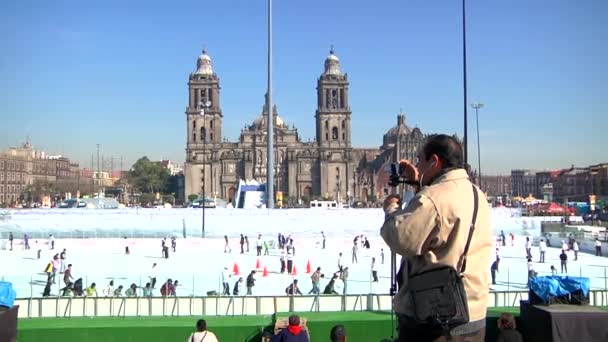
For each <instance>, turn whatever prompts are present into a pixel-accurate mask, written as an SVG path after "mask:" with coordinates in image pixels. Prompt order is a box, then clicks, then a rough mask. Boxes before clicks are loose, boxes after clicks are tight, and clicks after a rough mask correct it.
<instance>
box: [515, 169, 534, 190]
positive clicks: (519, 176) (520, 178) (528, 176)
mask: <svg viewBox="0 0 608 342" xmlns="http://www.w3.org/2000/svg"><path fill="white" fill-rule="evenodd" d="M511 189H512V191H513V196H519V197H527V196H528V195H532V196H536V195H537V190H538V186H537V184H536V174H535V173H534V171H530V170H526V169H522V170H511Z"/></svg>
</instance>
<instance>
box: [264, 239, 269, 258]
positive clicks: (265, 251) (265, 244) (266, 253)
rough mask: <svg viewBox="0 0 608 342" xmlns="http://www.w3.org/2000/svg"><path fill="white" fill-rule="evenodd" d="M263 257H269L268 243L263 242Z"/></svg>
mask: <svg viewBox="0 0 608 342" xmlns="http://www.w3.org/2000/svg"><path fill="white" fill-rule="evenodd" d="M264 255H270V252H268V242H267V241H264Z"/></svg>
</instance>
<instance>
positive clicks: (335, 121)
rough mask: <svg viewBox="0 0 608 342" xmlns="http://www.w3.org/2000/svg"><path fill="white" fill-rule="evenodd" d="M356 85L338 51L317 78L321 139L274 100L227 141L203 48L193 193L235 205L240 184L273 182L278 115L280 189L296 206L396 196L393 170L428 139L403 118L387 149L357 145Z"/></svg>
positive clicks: (189, 112)
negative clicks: (270, 142)
mask: <svg viewBox="0 0 608 342" xmlns="http://www.w3.org/2000/svg"><path fill="white" fill-rule="evenodd" d="M349 87H350V82H349V80H348V75H347V74H346V73H343V72H342V71H341V68H340V60H339V59H338V57H337V56H336V54H335V53H334V51H333V49H331V50H330V52H329V56H328V57H327V58H326V59H325V64H324V71H323V73H322V74H321V75H320V77H319V78H318V79H317V108H316V111H315V116H314V118H315V122H314V123H315V130H316V137H315V139H314V141H306V142H305V141H302V140H301V137H300V136H299V134H298V129H297V128H296V127H294V126H292V127H289V125H288V124H287V123H286V122H285V121H284V120H283V119H282V118H281V117H280V115H279V111H278V109H277V106H276V105H275V106H273V108H268V99H266V100H265V103H264V105H263V106H262V110H261V112H260V114H259V116H258V117H257V118H256V119H255V120H253V122H252V123H251V124H250V125H246V126H245V127H244V128H243V129H242V130H241V133H240V136H239V139H238V141H232V142H231V141H227V140H226V139H224V137H223V136H222V122H223V120H224V113H223V112H222V107H221V95H220V89H221V88H220V79H219V77H218V75H217V74H216V73H214V72H213V68H212V62H211V58H210V57H209V55H208V54H207V52H206V51H205V50H203V53H202V54H201V55H200V56H199V57H198V61H197V69H196V71H195V72H193V73H191V74H190V76H189V81H188V91H189V102H188V106H187V107H186V125H187V139H186V140H187V142H186V163H185V165H184V175H185V196H189V195H191V194H197V195H199V196H201V195H202V194H203V192H204V193H205V195H206V196H210V197H211V196H214V197H219V198H224V199H227V200H232V199H234V196H235V191H236V188H237V184H238V181H239V180H240V179H244V180H257V181H260V182H265V181H266V172H267V170H266V158H267V154H266V153H267V149H266V141H267V138H266V134H267V122H268V120H269V116H270V114H272V115H271V120H273V134H274V146H275V150H274V162H275V165H274V172H275V182H276V183H275V187H274V189H275V191H281V192H283V193H284V198H288V199H289V202H291V203H295V202H296V201H300V200H304V201H306V200H310V199H312V198H328V199H337V200H344V201H346V200H351V199H352V200H355V199H356V200H363V201H367V200H368V199H373V197H376V198H377V197H379V196H380V197H381V196H383V194H388V186H387V185H386V182H387V181H388V173H387V172H386V171H385V168H386V166H388V164H390V163H391V162H393V161H394V160H396V159H398V158H402V157H407V158H409V159H410V160H414V158H415V154H416V152H417V151H418V148H419V147H420V146H421V145H422V143H423V142H424V139H425V136H424V135H423V134H422V132H421V131H420V129H418V128H413V129H412V128H410V127H408V126H407V125H406V118H405V115H403V114H402V113H400V114H399V115H398V118H397V125H396V126H395V127H393V128H391V129H390V130H389V131H388V132H387V133H386V134H385V135H384V139H383V144H382V146H381V147H380V148H353V146H352V140H351V136H352V132H351V121H352V111H351V107H350V101H349ZM370 196H371V197H370Z"/></svg>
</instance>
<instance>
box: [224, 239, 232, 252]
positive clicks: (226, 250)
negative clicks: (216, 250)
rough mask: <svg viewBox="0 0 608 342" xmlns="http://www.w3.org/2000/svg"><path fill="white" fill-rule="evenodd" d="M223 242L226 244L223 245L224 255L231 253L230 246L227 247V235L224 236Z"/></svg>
mask: <svg viewBox="0 0 608 342" xmlns="http://www.w3.org/2000/svg"><path fill="white" fill-rule="evenodd" d="M224 241H225V242H226V244H225V245H224V253H232V249H230V245H228V235H224Z"/></svg>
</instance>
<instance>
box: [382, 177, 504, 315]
mask: <svg viewBox="0 0 608 342" xmlns="http://www.w3.org/2000/svg"><path fill="white" fill-rule="evenodd" d="M475 189H476V191H477V193H478V195H479V209H478V213H477V222H476V224H475V232H474V233H473V237H472V239H471V245H470V247H469V253H468V254H467V266H466V270H465V272H464V286H465V290H466V292H467V299H468V306H469V320H470V321H471V322H473V321H477V320H481V319H484V318H485V317H486V309H487V304H488V292H489V288H490V284H489V267H490V264H491V262H492V246H493V245H492V227H491V223H490V207H489V205H488V201H487V199H486V196H485V195H484V194H483V192H481V191H479V189H477V187H475ZM473 204H474V200H473V188H472V187H471V182H470V181H469V180H468V175H467V173H466V171H465V170H463V169H456V170H452V171H448V172H447V173H445V174H443V175H441V176H439V177H438V178H437V179H436V180H435V181H434V182H433V184H431V185H429V186H426V187H423V188H422V189H421V191H419V192H418V193H417V195H416V197H414V198H413V199H412V200H411V202H410V203H409V204H408V206H407V208H405V209H404V210H399V207H398V206H397V205H396V204H394V205H392V206H389V207H387V208H385V213H386V220H385V222H384V225H383V226H382V229H381V230H380V234H381V235H382V238H383V239H384V241H386V243H387V245H388V246H389V247H390V248H391V249H392V250H393V251H394V252H396V253H397V254H400V255H402V256H404V257H406V258H407V259H408V260H409V267H410V269H409V274H415V273H419V272H422V271H426V270H430V269H433V268H437V267H440V266H444V265H448V266H452V267H454V268H455V269H457V270H458V269H460V266H461V260H462V258H461V256H462V254H463V252H464V246H465V244H466V241H467V237H468V234H469V226H470V224H471V221H472V217H473ZM403 260H405V259H403ZM403 273H404V274H403V278H404V279H403V287H402V288H401V289H400V291H399V293H398V294H397V296H396V297H395V311H396V312H398V313H400V314H404V315H409V316H412V312H413V311H412V309H413V308H412V303H411V299H410V295H409V293H408V289H407V277H408V270H407V269H406V268H404V272H403Z"/></svg>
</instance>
